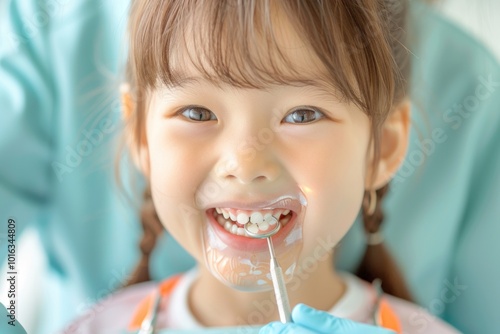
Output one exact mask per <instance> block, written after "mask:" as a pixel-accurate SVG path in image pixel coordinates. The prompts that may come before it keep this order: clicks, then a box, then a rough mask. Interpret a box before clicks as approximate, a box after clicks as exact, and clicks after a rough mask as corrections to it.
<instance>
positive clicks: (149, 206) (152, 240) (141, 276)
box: [125, 187, 164, 286]
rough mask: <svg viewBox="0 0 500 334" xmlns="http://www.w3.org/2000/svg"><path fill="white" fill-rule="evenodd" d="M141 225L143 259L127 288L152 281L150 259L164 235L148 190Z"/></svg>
mask: <svg viewBox="0 0 500 334" xmlns="http://www.w3.org/2000/svg"><path fill="white" fill-rule="evenodd" d="M141 225H142V230H143V235H142V239H141V241H140V243H139V247H140V249H141V259H140V260H139V263H138V264H137V265H136V267H135V269H134V271H133V272H132V274H131V275H130V278H129V280H128V281H127V283H126V284H125V286H130V285H133V284H136V283H141V282H146V281H149V280H151V277H150V275H149V258H150V255H151V253H152V252H153V249H154V247H155V246H156V241H157V239H158V237H159V236H160V235H161V234H162V233H163V231H164V229H163V226H162V224H161V222H160V219H159V218H158V215H157V214H156V209H155V207H154V203H153V198H152V197H151V190H150V188H149V187H147V188H146V190H145V191H144V195H143V203H142V208H141Z"/></svg>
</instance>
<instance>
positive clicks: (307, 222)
mask: <svg viewBox="0 0 500 334" xmlns="http://www.w3.org/2000/svg"><path fill="white" fill-rule="evenodd" d="M405 13H406V10H405V5H404V2H403V1H401V2H397V1H389V0H386V1H361V0H356V1H354V0H350V1H342V0H336V1H319V0H318V1H271V0H262V1H260V0H240V1H237V0H225V1H223V0H217V1H214V0H196V1H194V0H177V1H175V0H170V1H147V0H136V1H134V2H133V3H132V7H131V13H130V21H129V32H130V50H129V64H128V87H129V89H128V91H127V92H125V93H124V95H123V101H124V113H125V119H126V122H127V138H128V144H129V146H130V149H131V155H132V157H133V159H134V161H135V163H136V165H137V166H138V167H139V168H140V170H141V171H142V172H143V174H144V175H145V177H146V179H147V181H148V183H149V185H150V192H149V191H148V192H147V195H146V203H145V205H148V206H149V208H150V209H153V208H154V209H155V211H154V209H153V210H149V211H148V210H146V211H144V213H143V215H142V217H143V223H144V225H145V232H147V238H145V239H144V240H143V241H144V242H143V243H142V244H141V249H142V250H143V252H144V257H143V259H142V260H141V264H140V265H139V267H138V269H137V271H136V272H135V273H134V275H133V278H132V282H133V283H138V282H140V281H143V280H147V279H148V278H149V275H148V273H147V268H148V266H147V264H148V254H149V253H150V252H151V249H152V246H154V235H155V233H158V231H160V230H161V229H159V228H158V226H157V225H155V222H161V224H162V225H163V226H164V227H165V229H166V230H167V231H168V233H170V234H171V235H172V236H173V237H174V238H175V239H176V240H177V241H178V242H179V243H180V244H181V245H182V246H183V247H184V248H185V249H186V250H188V251H189V253H190V254H191V255H192V256H193V257H194V258H195V259H196V260H197V262H198V266H197V267H196V268H195V269H193V270H191V271H189V272H187V273H185V274H183V275H180V276H176V277H173V278H169V279H167V280H166V281H164V282H162V283H160V284H157V283H152V282H149V283H141V284H136V285H133V286H131V287H128V288H126V289H123V290H122V291H119V292H118V293H116V294H115V295H113V296H111V297H110V298H108V299H107V300H105V301H104V302H102V303H101V304H99V305H97V306H96V307H95V308H94V309H93V310H91V311H90V312H89V313H88V314H87V315H86V316H84V317H83V318H82V319H80V320H79V321H77V322H76V323H74V324H73V325H72V326H71V327H70V328H69V329H68V330H67V332H73V331H75V330H77V331H78V332H80V333H83V332H85V330H87V331H88V332H92V333H95V332H106V333H111V332H114V331H118V330H124V329H125V328H128V329H129V330H130V331H138V330H140V333H146V332H148V330H150V329H151V328H152V327H154V328H155V329H156V330H157V331H158V330H160V329H165V330H166V331H165V333H167V332H170V331H168V329H171V330H174V329H177V330H182V329H184V330H189V332H190V333H193V332H195V331H196V330H200V331H201V330H203V329H204V328H205V329H204V331H209V328H216V330H215V332H219V333H220V332H225V331H227V332H239V333H250V332H254V331H259V330H261V332H262V333H264V332H265V333H284V332H288V331H290V332H297V333H332V332H338V333H390V332H391V330H393V331H396V332H399V333H417V332H420V330H421V328H422V327H421V323H420V322H421V321H427V322H428V323H432V325H431V326H427V328H426V333H454V332H455V331H454V330H453V329H451V328H450V327H449V326H447V325H446V324H444V323H442V322H440V321H439V320H437V319H434V318H432V317H431V316H430V315H429V314H426V313H425V312H424V311H422V310H419V309H418V308H417V307H416V306H415V305H413V304H411V303H409V302H407V301H404V300H403V299H400V298H396V297H394V296H390V295H385V294H380V293H379V291H380V290H379V289H378V288H377V284H376V283H375V284H373V285H371V284H370V283H368V282H366V281H362V280H360V279H359V278H357V277H355V276H353V275H350V274H346V273H337V272H335V270H334V266H333V264H334V247H335V245H337V244H338V242H339V241H340V240H341V238H342V237H343V236H344V234H345V233H346V232H347V230H348V229H349V228H350V226H351V225H352V223H353V222H354V220H355V218H356V216H357V214H358V212H359V210H360V208H362V211H363V216H364V221H365V228H366V231H367V244H368V246H367V252H366V255H365V258H364V261H363V264H362V267H361V268H360V271H359V274H360V275H362V277H365V278H367V279H369V280H370V281H372V280H373V279H374V278H380V279H381V280H382V288H383V289H384V291H386V292H389V293H391V294H392V295H395V296H398V297H401V298H404V299H408V300H409V299H411V296H410V293H409V292H408V290H407V289H406V288H405V285H404V282H403V279H402V277H401V275H400V274H399V273H398V272H397V269H396V266H395V264H394V263H393V262H392V261H391V259H390V256H389V255H388V254H387V252H386V250H385V248H384V246H383V244H382V239H381V237H380V234H379V233H378V230H379V227H380V224H381V222H382V219H383V218H382V212H381V200H382V197H383V196H384V194H385V192H386V191H387V184H388V182H389V181H390V178H391V176H392V175H394V173H395V172H396V170H397V169H398V167H399V166H400V164H401V162H402V160H403V158H404V156H405V152H406V147H407V142H408V133H409V122H410V121H409V119H410V115H409V102H408V101H407V98H406V91H407V87H406V83H407V77H408V68H409V66H408V65H409V64H408V52H407V51H406V48H405V43H406V41H405V33H404V32H405V28H404V24H405ZM158 224H159V223H158ZM276 225H279V227H280V230H279V231H278V233H277V234H276V235H274V236H273V237H272V240H273V244H274V249H275V254H276V257H277V260H278V262H279V263H280V264H281V267H282V268H283V271H284V278H285V280H286V281H287V290H288V296H289V300H290V304H291V306H292V307H293V313H292V321H293V323H286V324H280V323H278V322H276V321H277V320H278V319H279V316H278V308H277V307H276V301H275V299H274V294H273V292H272V282H271V278H270V274H269V264H270V255H269V250H268V248H267V244H266V241H265V240H256V239H253V238H252V237H250V236H249V233H248V231H246V230H245V226H246V227H247V228H248V229H255V231H263V232H265V231H267V230H269V229H272V228H274V227H275V226H276ZM152 231H153V232H152ZM154 231H156V232H154ZM151 236H153V239H151ZM147 239H150V241H149V242H147ZM172 256H175V254H172ZM303 304H307V305H309V306H310V307H307V306H305V305H303ZM320 310H323V311H324V312H322V311H320ZM346 319H350V320H352V321H349V320H346ZM269 323H271V324H269ZM362 323H367V324H369V325H366V324H362ZM266 324H268V325H266ZM372 325H377V326H378V327H377V326H372ZM262 326H264V327H263V328H262V329H261V327H262ZM141 328H142V329H141ZM160 332H161V331H160Z"/></svg>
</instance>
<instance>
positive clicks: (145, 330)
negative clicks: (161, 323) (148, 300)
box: [137, 291, 161, 334]
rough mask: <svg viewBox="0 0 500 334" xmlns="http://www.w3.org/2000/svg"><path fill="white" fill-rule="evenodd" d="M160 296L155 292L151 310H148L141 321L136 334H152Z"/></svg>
mask: <svg viewBox="0 0 500 334" xmlns="http://www.w3.org/2000/svg"><path fill="white" fill-rule="evenodd" d="M160 299H161V296H160V294H159V292H158V291H155V294H154V296H153V303H152V304H151V308H150V309H149V310H148V314H147V315H146V318H145V319H144V320H143V321H142V324H141V329H140V330H139V332H138V333H137V334H154V332H155V324H156V317H157V315H158V307H159V305H160Z"/></svg>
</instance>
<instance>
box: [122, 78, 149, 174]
mask: <svg viewBox="0 0 500 334" xmlns="http://www.w3.org/2000/svg"><path fill="white" fill-rule="evenodd" d="M126 87H127V85H124V86H123V88H122V89H121V102H122V116H123V119H124V122H125V140H126V143H127V148H128V151H129V154H130V156H131V158H132V161H133V162H134V164H135V166H136V167H137V168H138V169H139V170H140V171H141V172H142V173H143V174H144V175H145V176H146V178H148V179H149V171H150V170H149V150H148V145H147V140H146V135H145V131H142V133H143V135H142V136H141V138H137V131H136V129H137V126H138V124H136V123H137V117H133V113H134V111H135V108H136V105H135V102H134V99H133V98H132V95H131V94H130V91H129V90H127V89H126ZM144 122H145V120H144ZM139 126H142V127H144V129H145V127H146V124H140V125H139Z"/></svg>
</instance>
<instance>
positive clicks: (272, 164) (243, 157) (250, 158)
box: [217, 143, 281, 185]
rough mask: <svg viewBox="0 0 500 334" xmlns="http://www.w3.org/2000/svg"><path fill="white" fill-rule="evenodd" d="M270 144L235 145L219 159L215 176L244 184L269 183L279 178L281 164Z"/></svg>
mask: <svg viewBox="0 0 500 334" xmlns="http://www.w3.org/2000/svg"><path fill="white" fill-rule="evenodd" d="M270 146H271V144H270V143H267V144H261V145H253V146H252V145H235V148H234V149H232V150H231V152H230V153H229V154H228V155H226V157H225V158H223V159H221V163H220V164H219V165H218V166H217V176H218V177H219V178H222V179H224V181H229V182H237V183H240V184H244V185H249V184H252V183H269V182H272V181H275V180H276V179H278V178H279V176H280V173H281V166H280V163H279V160H278V158H277V156H276V155H275V153H274V152H273V150H272V148H271V147H270Z"/></svg>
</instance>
